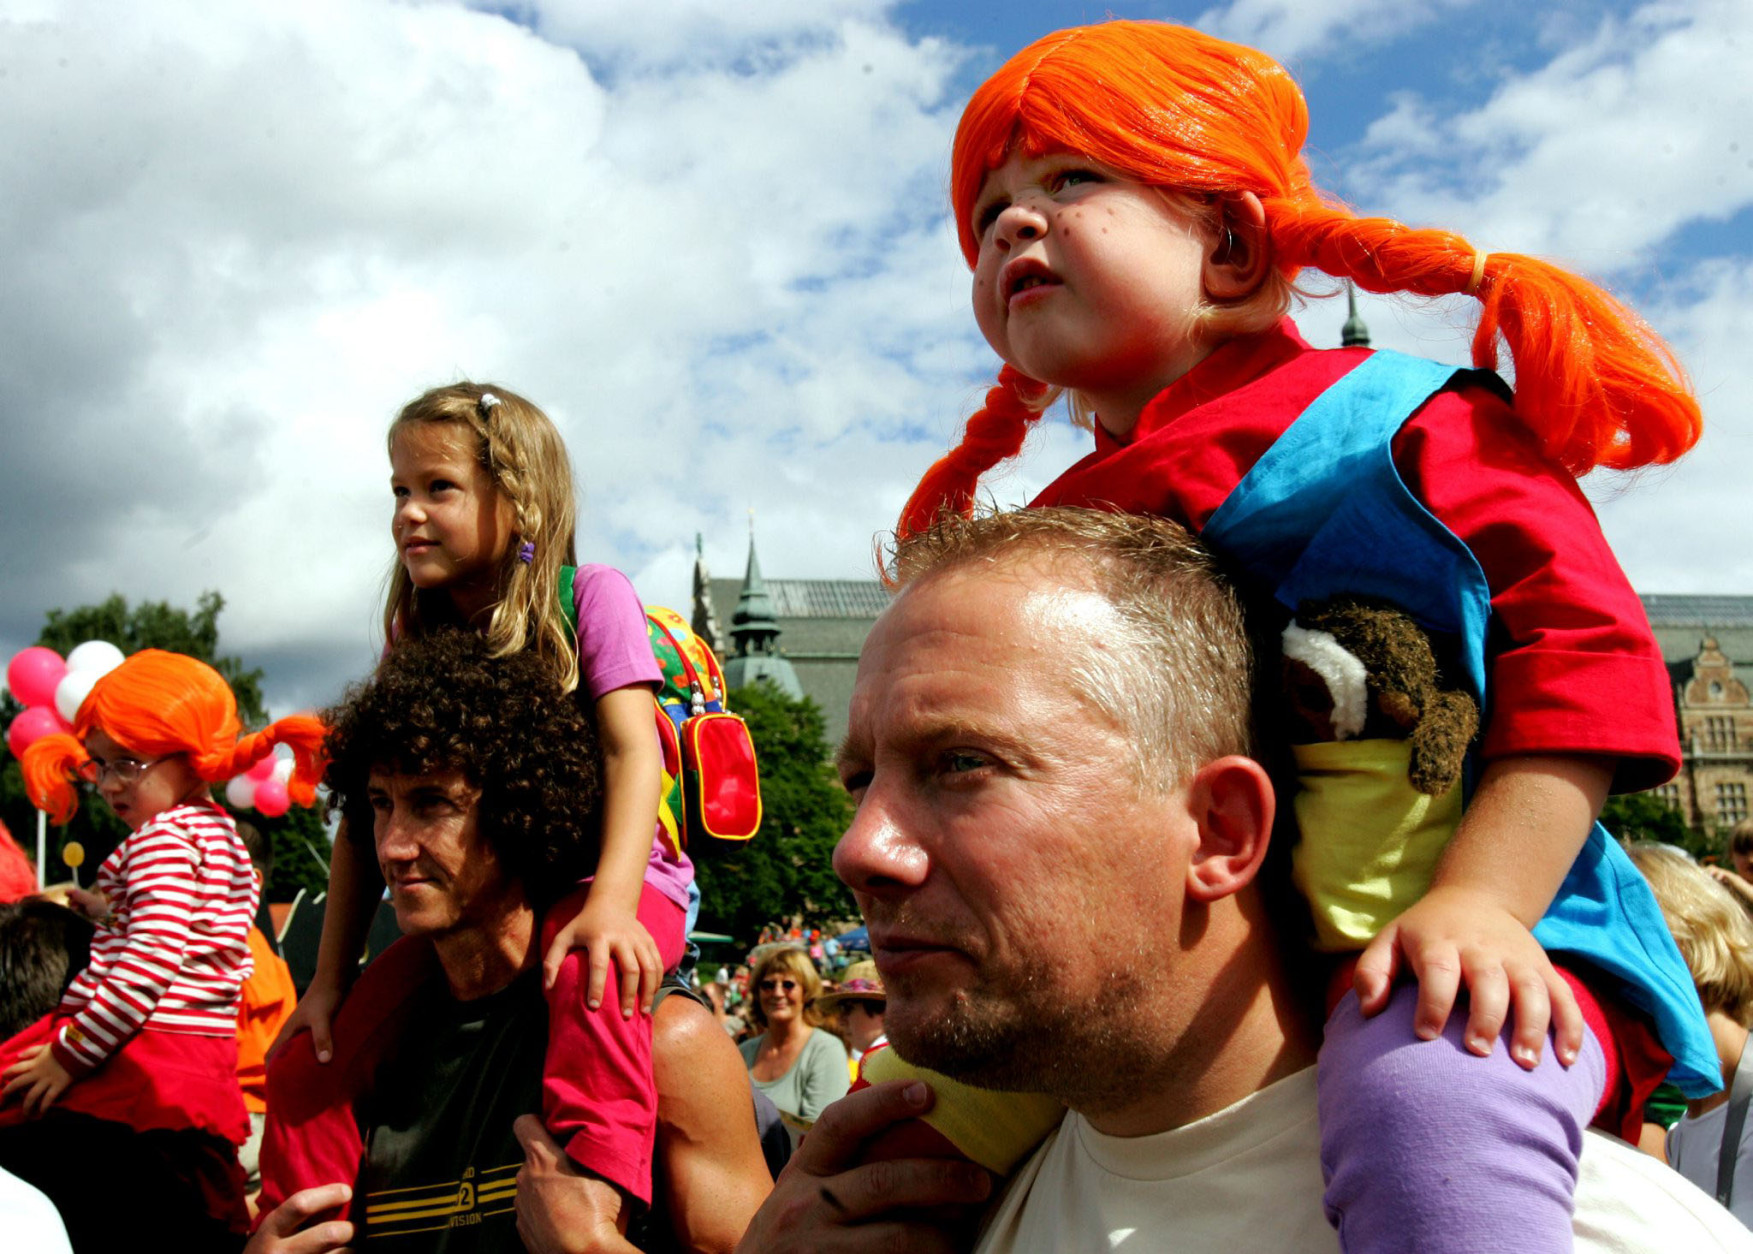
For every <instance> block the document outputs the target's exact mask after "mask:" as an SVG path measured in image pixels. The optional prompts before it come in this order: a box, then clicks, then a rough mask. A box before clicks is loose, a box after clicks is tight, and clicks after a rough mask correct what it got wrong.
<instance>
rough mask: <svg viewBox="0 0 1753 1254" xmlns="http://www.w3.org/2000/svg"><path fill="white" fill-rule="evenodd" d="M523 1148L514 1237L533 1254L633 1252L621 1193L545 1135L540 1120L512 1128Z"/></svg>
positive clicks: (524, 1118) (520, 1120)
mask: <svg viewBox="0 0 1753 1254" xmlns="http://www.w3.org/2000/svg"><path fill="white" fill-rule="evenodd" d="M511 1129H512V1131H513V1132H515V1133H517V1139H518V1143H519V1144H521V1145H522V1146H523V1152H524V1160H523V1166H522V1167H521V1168H520V1169H519V1170H518V1173H517V1235H518V1237H519V1239H520V1240H522V1241H523V1243H524V1245H525V1247H526V1248H528V1249H529V1250H531V1251H533V1252H534V1254H623V1252H627V1254H636V1252H635V1251H634V1247H633V1246H632V1245H630V1244H629V1243H628V1241H627V1238H626V1237H625V1236H624V1235H623V1232H624V1230H625V1228H626V1226H627V1215H626V1213H625V1208H624V1207H623V1206H622V1205H621V1191H620V1190H619V1189H617V1188H616V1187H615V1186H614V1185H612V1184H610V1183H609V1182H608V1181H607V1180H604V1179H603V1178H602V1177H601V1176H595V1175H592V1174H590V1173H589V1172H586V1171H580V1170H579V1169H578V1166H577V1164H575V1163H574V1162H573V1161H572V1159H571V1158H569V1157H568V1156H567V1154H566V1151H565V1150H563V1149H562V1148H560V1142H558V1141H556V1140H555V1139H554V1138H553V1137H551V1136H549V1135H548V1130H547V1129H546V1128H544V1127H543V1126H542V1121H541V1120H540V1119H537V1118H536V1117H535V1116H534V1115H522V1116H520V1117H519V1118H518V1120H517V1122H516V1123H514V1124H512V1125H511Z"/></svg>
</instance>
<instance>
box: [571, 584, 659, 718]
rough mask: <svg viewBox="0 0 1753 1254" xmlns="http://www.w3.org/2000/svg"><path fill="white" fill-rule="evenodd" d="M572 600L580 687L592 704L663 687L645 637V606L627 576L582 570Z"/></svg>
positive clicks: (649, 641) (647, 639)
mask: <svg viewBox="0 0 1753 1254" xmlns="http://www.w3.org/2000/svg"><path fill="white" fill-rule="evenodd" d="M572 596H573V602H574V604H575V605H576V606H577V607H578V670H579V676H580V685H581V686H582V687H583V688H584V690H585V691H586V692H588V693H590V697H591V700H593V701H600V700H602V698H603V694H605V693H609V692H614V691H615V690H616V689H617V688H630V687H632V686H634V685H635V684H638V685H644V686H649V687H655V686H656V685H658V684H660V683H662V682H663V672H662V671H661V670H659V669H658V666H657V659H656V658H655V657H653V656H652V653H651V640H650V638H649V637H648V636H647V635H646V634H645V606H644V605H643V604H641V603H640V600H639V594H638V593H637V592H635V591H633V585H632V583H631V582H629V580H628V579H627V576H625V575H623V574H622V573H621V572H620V571H618V570H616V569H615V568H614V567H613V566H600V565H590V566H580V567H579V568H578V573H577V574H576V575H575V576H573V582H572Z"/></svg>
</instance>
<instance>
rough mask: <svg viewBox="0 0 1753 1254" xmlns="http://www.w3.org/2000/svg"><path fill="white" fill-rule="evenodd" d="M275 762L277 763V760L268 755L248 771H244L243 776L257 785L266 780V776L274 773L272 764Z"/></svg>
mask: <svg viewBox="0 0 1753 1254" xmlns="http://www.w3.org/2000/svg"><path fill="white" fill-rule="evenodd" d="M277 761H279V759H278V758H276V757H275V756H274V755H273V754H271V753H270V754H269V755H268V756H267V757H265V758H263V759H262V760H261V761H260V762H258V763H256V764H255V765H254V766H252V767H250V769H249V770H247V771H245V772H244V774H245V775H247V776H248V777H249V778H250V779H253V780H255V781H256V783H258V784H259V783H261V782H262V781H263V780H264V779H267V778H268V776H270V775H272V774H273V773H274V763H275V762H277Z"/></svg>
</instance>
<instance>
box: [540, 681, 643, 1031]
mask: <svg viewBox="0 0 1753 1254" xmlns="http://www.w3.org/2000/svg"><path fill="white" fill-rule="evenodd" d="M654 713H655V712H654V710H653V707H652V695H651V690H650V688H648V687H645V686H643V685H633V686H630V687H626V688H617V689H615V690H613V691H611V692H605V693H604V694H603V695H602V696H600V697H598V698H597V702H596V722H597V736H598V738H599V739H600V740H601V742H602V750H603V785H604V789H603V827H602V831H603V835H602V847H601V850H600V851H599V853H598V855H597V871H596V878H595V880H594V881H593V882H592V884H591V886H590V896H589V897H588V898H587V899H586V901H585V903H584V909H582V910H580V911H579V913H578V915H577V917H576V918H574V919H572V920H571V921H570V922H568V923H567V924H566V925H565V926H564V927H562V928H561V929H560V931H559V932H558V933H557V934H556V935H555V937H554V940H553V942H552V943H551V944H549V946H548V950H547V953H546V954H545V955H543V958H542V980H543V983H544V984H545V985H547V986H548V987H552V986H553V984H554V981H555V980H556V979H557V978H558V977H559V974H560V964H561V963H562V962H564V961H565V959H566V954H567V953H568V951H570V950H573V949H583V950H585V951H587V953H588V955H589V962H590V978H589V981H588V983H587V985H586V990H585V1000H586V1002H587V1004H588V1005H589V1006H590V1008H591V1009H592V1010H595V1009H596V1008H597V1007H598V1006H600V1005H601V1004H602V1000H603V991H604V989H605V988H607V986H608V976H609V967H610V964H611V963H612V964H613V965H614V968H615V970H616V971H617V972H619V974H620V977H621V978H620V987H621V1013H622V1014H623V1015H627V1016H631V1015H632V1013H633V1006H634V1004H635V1000H637V1004H638V1005H639V1006H640V1008H642V1009H644V1010H646V1011H649V1010H650V1009H651V1003H652V999H653V998H655V997H656V996H657V988H658V985H659V984H661V983H663V969H664V968H663V958H662V956H661V955H660V954H659V953H658V948H657V942H656V941H654V940H652V939H651V933H650V932H648V931H646V929H645V927H644V925H643V924H641V923H640V922H639V919H638V917H637V910H638V905H639V898H640V890H641V888H642V886H643V884H644V882H645V867H646V862H647V860H648V859H649V857H650V855H651V842H652V837H653V834H654V833H655V832H656V830H657V808H658V806H659V805H660V804H661V803H662V767H661V762H660V759H659V755H658V747H657V737H656V736H655V735H654V734H653V732H652V719H653V717H654Z"/></svg>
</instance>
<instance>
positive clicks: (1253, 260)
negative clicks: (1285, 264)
mask: <svg viewBox="0 0 1753 1254" xmlns="http://www.w3.org/2000/svg"><path fill="white" fill-rule="evenodd" d="M1217 207H1218V212H1219V214H1220V221H1219V223H1218V231H1217V239H1216V241H1215V242H1214V243H1213V244H1212V246H1211V251H1210V252H1209V253H1207V254H1206V258H1205V266H1204V273H1203V275H1202V276H1201V277H1202V279H1203V282H1204V284H1205V294H1206V295H1207V296H1209V297H1210V298H1211V299H1212V300H1213V301H1215V302H1216V303H1217V304H1220V305H1224V304H1232V303H1234V302H1235V301H1238V300H1245V299H1246V298H1247V297H1249V296H1252V295H1253V294H1254V292H1255V291H1256V290H1257V289H1258V288H1259V286H1260V284H1261V283H1262V282H1264V281H1265V278H1266V267H1267V264H1268V263H1269V261H1270V260H1271V258H1270V256H1269V254H1270V252H1271V249H1270V247H1269V246H1268V244H1267V241H1266V210H1265V208H1264V207H1263V206H1262V205H1261V204H1260V198H1259V197H1258V196H1256V195H1255V194H1254V193H1253V192H1238V193H1236V194H1235V195H1233V196H1225V197H1223V198H1222V199H1221V200H1219V201H1218V202H1217Z"/></svg>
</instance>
